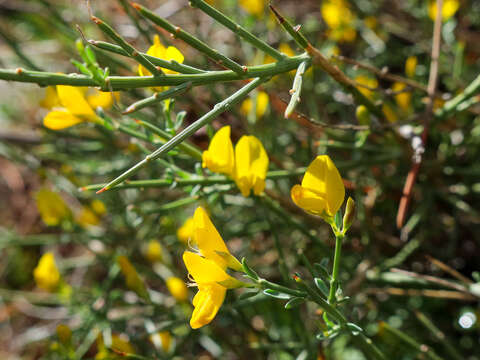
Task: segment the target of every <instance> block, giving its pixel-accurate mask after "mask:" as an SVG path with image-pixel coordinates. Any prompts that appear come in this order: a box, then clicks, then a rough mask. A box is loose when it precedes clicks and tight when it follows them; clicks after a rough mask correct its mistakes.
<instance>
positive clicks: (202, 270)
mask: <svg viewBox="0 0 480 360" xmlns="http://www.w3.org/2000/svg"><path fill="white" fill-rule="evenodd" d="M183 262H184V263H185V266H186V267H187V270H188V272H189V273H190V275H191V276H192V278H193V279H194V280H195V283H196V285H197V286H198V292H197V294H195V297H194V298H193V306H194V308H195V309H194V310H193V313H192V317H191V319H190V326H191V327H192V329H198V328H200V327H202V326H204V325H207V324H208V323H210V322H211V321H212V320H213V318H214V317H215V315H217V312H218V310H219V309H220V307H221V306H222V304H223V300H224V299H225V294H226V292H227V287H225V286H223V285H221V284H219V283H235V282H236V281H237V280H235V279H234V278H232V277H231V276H230V275H228V274H227V273H226V272H225V270H224V269H222V268H221V267H220V266H219V265H218V264H217V263H216V262H215V261H213V260H210V259H206V258H203V257H201V256H200V255H198V254H195V253H193V252H190V251H185V252H184V253H183Z"/></svg>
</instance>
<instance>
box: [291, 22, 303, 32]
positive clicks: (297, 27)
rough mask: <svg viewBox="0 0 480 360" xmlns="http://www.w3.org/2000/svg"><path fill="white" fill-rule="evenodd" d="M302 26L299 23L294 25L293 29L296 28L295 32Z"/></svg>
mask: <svg viewBox="0 0 480 360" xmlns="http://www.w3.org/2000/svg"><path fill="white" fill-rule="evenodd" d="M301 28H302V25H300V24H299V25H295V26H294V27H293V30H295V32H299V31H300V29H301Z"/></svg>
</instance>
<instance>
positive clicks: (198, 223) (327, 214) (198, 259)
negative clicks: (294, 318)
mask: <svg viewBox="0 0 480 360" xmlns="http://www.w3.org/2000/svg"><path fill="white" fill-rule="evenodd" d="M291 197H292V200H293V201H294V202H295V204H297V205H298V206H299V207H301V208H302V209H304V210H305V211H307V212H309V213H311V214H314V215H319V216H321V217H323V218H324V219H325V220H326V221H327V222H329V223H331V222H332V220H333V216H334V215H335V213H336V212H337V211H338V210H339V208H340V207H341V206H342V204H343V202H344V199H345V187H344V185H343V181H342V178H341V176H340V173H339V172H338V169H337V168H336V167H335V164H334V163H333V162H332V160H331V159H330V157H329V156H328V155H320V156H318V157H317V158H316V159H315V160H314V161H313V162H312V163H311V164H310V165H309V167H308V168H307V171H306V172H305V176H304V177H303V180H302V184H301V185H295V186H294V187H293V188H292V190H291ZM188 221H189V225H188V226H189V230H190V231H191V232H190V234H191V240H192V244H193V245H195V246H197V247H198V252H191V251H185V252H184V253H183V261H184V263H185V266H186V267H187V270H188V272H189V273H190V275H191V276H192V278H193V279H194V281H195V284H194V285H196V286H197V287H198V290H199V291H198V293H197V294H196V295H195V297H194V298H193V306H194V308H195V309H194V311H193V314H192V317H191V319H190V325H191V327H192V328H193V329H197V328H200V327H202V326H204V325H206V324H208V323H210V322H211V321H212V320H213V319H214V317H215V316H216V314H217V313H218V311H219V309H220V307H221V305H222V304H223V301H224V299H225V294H226V291H227V289H233V288H237V287H242V286H245V284H244V283H242V282H240V281H239V280H237V279H235V278H234V277H232V276H230V275H229V274H228V273H227V272H226V270H227V269H232V270H234V271H243V270H242V269H243V267H242V265H241V264H240V263H239V261H238V260H237V259H236V258H235V257H234V256H233V255H231V254H230V252H229V250H228V248H227V246H226V245H225V242H224V241H223V239H222V237H221V236H220V234H219V233H218V231H217V229H216V228H215V226H214V225H213V223H212V222H211V220H210V218H209V217H208V215H207V213H206V211H205V210H204V209H203V208H202V207H198V208H197V209H196V211H195V214H194V216H193V218H192V219H189V220H188Z"/></svg>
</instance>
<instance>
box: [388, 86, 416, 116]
mask: <svg viewBox="0 0 480 360" xmlns="http://www.w3.org/2000/svg"><path fill="white" fill-rule="evenodd" d="M406 87H407V85H405V83H401V82H396V83H394V84H393V86H392V90H393V91H394V92H395V93H397V92H399V93H398V94H396V95H395V101H396V102H397V105H398V106H399V107H400V108H401V109H402V110H404V111H407V110H409V109H410V105H411V100H412V93H411V92H409V91H404V90H405V88H406Z"/></svg>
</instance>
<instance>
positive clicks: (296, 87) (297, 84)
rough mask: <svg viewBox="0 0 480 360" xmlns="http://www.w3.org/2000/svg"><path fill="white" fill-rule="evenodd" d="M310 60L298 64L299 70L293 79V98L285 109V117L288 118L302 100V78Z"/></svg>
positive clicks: (291, 92) (291, 91)
mask: <svg viewBox="0 0 480 360" xmlns="http://www.w3.org/2000/svg"><path fill="white" fill-rule="evenodd" d="M307 65H308V61H304V62H302V63H301V64H300V65H298V68H297V72H296V73H295V78H294V79H293V86H292V89H291V90H290V94H291V96H292V97H291V98H290V102H289V103H288V105H287V108H286V109H285V115H284V116H285V118H286V119H288V118H289V117H290V115H291V114H292V112H293V111H294V110H295V108H296V107H297V105H298V103H299V102H300V94H301V92H302V80H303V74H305V69H306V68H307Z"/></svg>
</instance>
